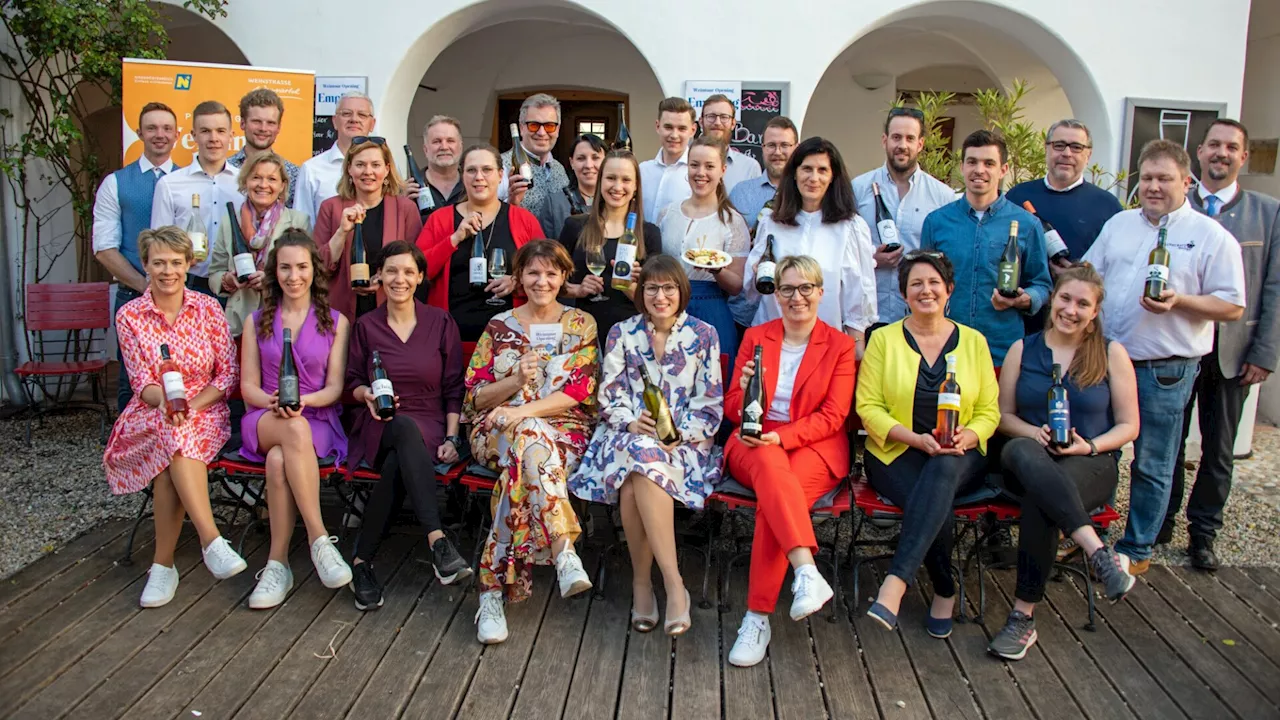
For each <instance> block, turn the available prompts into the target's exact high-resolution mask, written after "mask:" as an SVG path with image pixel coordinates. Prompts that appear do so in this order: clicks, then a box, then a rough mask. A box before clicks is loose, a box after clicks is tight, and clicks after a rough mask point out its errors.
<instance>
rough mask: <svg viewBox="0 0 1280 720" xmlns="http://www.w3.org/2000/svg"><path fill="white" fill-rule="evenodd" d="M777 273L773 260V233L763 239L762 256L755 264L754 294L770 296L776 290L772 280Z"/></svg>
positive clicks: (776, 266)
mask: <svg viewBox="0 0 1280 720" xmlns="http://www.w3.org/2000/svg"><path fill="white" fill-rule="evenodd" d="M777 272H778V265H777V263H776V262H774V258H773V233H769V234H768V235H767V236H766V237H765V239H764V255H761V256H760V262H759V263H757V264H756V292H758V293H760V294H761V295H772V294H773V292H774V290H777V289H778V288H777V284H776V283H775V282H774V278H773V276H774V275H775V274H777Z"/></svg>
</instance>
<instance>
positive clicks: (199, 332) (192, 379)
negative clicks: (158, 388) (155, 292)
mask: <svg viewBox="0 0 1280 720" xmlns="http://www.w3.org/2000/svg"><path fill="white" fill-rule="evenodd" d="M116 335H117V338H118V342H119V343H120V352H121V354H122V355H123V356H124V365H125V368H126V369H127V370H128V371H129V384H130V385H132V386H133V391H134V395H133V399H132V400H130V401H129V404H128V405H126V406H125V408H124V412H122V413H120V417H118V418H116V423H115V426H113V427H112V428H111V438H110V439H108V440H107V451H106V452H105V453H104V454H103V456H102V466H103V467H104V468H105V469H106V472H107V484H108V485H110V486H111V492H112V493H114V494H116V495H125V494H127V493H133V492H137V491H139V490H141V489H143V488H144V487H146V486H147V485H148V484H150V483H151V481H152V480H153V479H154V478H155V477H156V476H157V475H159V474H160V473H161V472H162V471H164V469H165V468H167V467H169V462H170V459H171V458H172V457H173V456H174V455H181V456H182V457H186V458H191V459H192V460H199V461H200V462H202V463H205V464H206V465H207V464H209V463H210V462H212V461H213V459H214V458H216V457H217V456H218V453H219V451H221V450H222V446H223V445H224V444H226V442H227V439H228V438H229V437H231V414H230V412H229V411H228V409H227V402H226V400H225V399H222V400H219V401H218V402H216V403H214V404H212V405H210V406H209V407H207V408H205V409H203V410H200V411H198V412H194V413H190V414H188V416H187V420H186V422H184V423H183V424H182V425H180V426H179V427H173V426H172V425H170V424H169V423H168V422H166V421H165V417H164V410H163V408H153V407H151V406H150V405H147V404H146V403H145V402H143V401H142V389H143V388H145V387H146V386H148V385H160V384H161V383H160V373H159V369H160V345H161V344H162V343H163V344H167V345H168V346H169V354H170V356H171V357H172V358H173V361H174V362H175V363H177V364H178V368H179V369H180V370H181V372H182V382H183V384H184V385H185V386H186V389H187V398H188V399H190V398H194V397H195V396H196V395H199V394H200V391H202V390H204V388H205V387H206V386H208V385H213V386H214V387H217V388H218V389H219V390H221V391H222V393H223V396H224V398H225V396H226V393H227V392H228V391H229V390H230V389H231V388H232V387H234V386H236V384H237V383H239V382H240V367H239V365H238V364H237V363H236V346H235V343H234V342H233V341H232V340H231V330H230V328H228V326H227V318H226V315H225V314H224V313H223V311H222V306H221V305H219V304H218V301H217V300H215V299H213V298H211V297H209V296H208V295H203V294H201V293H198V292H193V291H191V290H185V291H183V294H182V307H181V308H180V309H179V310H178V317H177V318H176V319H175V321H174V323H173V324H172V325H170V324H169V322H168V320H167V319H166V318H165V316H164V313H163V312H162V311H161V310H160V308H158V307H156V304H155V303H154V302H153V301H152V300H151V289H150V288H148V289H147V291H146V293H144V294H143V295H142V297H140V298H137V299H135V300H131V301H129V302H127V303H125V305H124V307H122V308H120V310H119V311H117V312H116Z"/></svg>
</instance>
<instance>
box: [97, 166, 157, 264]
mask: <svg viewBox="0 0 1280 720" xmlns="http://www.w3.org/2000/svg"><path fill="white" fill-rule="evenodd" d="M138 167H139V169H141V170H142V172H144V173H145V172H159V173H161V176H163V175H168V174H169V173H171V172H173V158H167V159H166V160H165V161H164V162H163V163H161V164H160V165H158V166H157V165H152V164H151V161H150V160H148V159H147V156H146V155H143V156H142V157H140V158H138ZM122 232H123V231H122V230H121V229H120V184H119V182H117V181H116V174H115V173H110V174H109V175H107V176H106V177H104V178H102V184H101V185H99V186H98V195H97V198H96V199H95V200H94V202H93V251H94V252H95V253H98V252H102V251H103V250H116V249H118V248H119V247H120V241H121V240H122V238H121V234H122Z"/></svg>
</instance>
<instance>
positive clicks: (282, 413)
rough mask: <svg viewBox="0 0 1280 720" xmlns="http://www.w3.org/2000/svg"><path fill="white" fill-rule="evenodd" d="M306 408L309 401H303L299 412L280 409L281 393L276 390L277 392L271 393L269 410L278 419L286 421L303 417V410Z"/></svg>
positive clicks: (285, 408) (284, 408)
mask: <svg viewBox="0 0 1280 720" xmlns="http://www.w3.org/2000/svg"><path fill="white" fill-rule="evenodd" d="M306 406H307V401H306V400H305V399H303V400H302V402H301V404H300V405H299V407H298V409H297V410H290V409H289V408H287V407H280V391H279V390H276V391H275V392H273V393H271V402H270V403H269V404H268V405H267V409H268V410H270V411H271V412H272V414H274V415H275V416H276V417H279V418H284V419H285V420H288V419H290V418H296V417H299V416H301V415H302V410H303V408H305V407H306Z"/></svg>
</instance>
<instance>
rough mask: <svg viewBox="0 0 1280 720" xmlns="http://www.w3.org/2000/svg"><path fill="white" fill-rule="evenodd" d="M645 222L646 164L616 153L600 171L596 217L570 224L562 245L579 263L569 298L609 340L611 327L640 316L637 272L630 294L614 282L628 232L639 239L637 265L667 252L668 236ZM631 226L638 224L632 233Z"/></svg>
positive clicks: (594, 206)
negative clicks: (664, 247) (636, 296)
mask: <svg viewBox="0 0 1280 720" xmlns="http://www.w3.org/2000/svg"><path fill="white" fill-rule="evenodd" d="M643 217H644V199H643V194H642V193H641V188H640V164H639V163H638V162H636V157H635V155H632V154H631V153H630V152H629V151H627V150H610V151H609V153H608V154H607V155H605V157H604V164H603V165H601V166H600V185H599V190H598V191H597V192H596V197H595V201H594V202H593V203H591V212H590V213H589V214H587V215H585V216H583V215H577V216H574V217H571V218H569V219H568V220H566V221H565V223H564V230H563V231H562V232H561V233H560V244H561V245H564V247H565V249H566V250H568V251H569V256H570V257H572V258H573V272H572V273H571V274H570V276H569V278H568V283H567V284H566V285H565V296H566V297H569V298H574V299H575V300H577V305H578V307H580V308H581V309H583V310H586V311H587V312H589V313H591V316H592V317H594V318H595V321H596V328H597V330H598V331H599V332H600V334H601V335H602V336H603V337H606V338H607V337H608V336H609V330H610V328H612V327H613V326H614V325H616V324H617V323H620V322H622V321H623V320H626V319H627V318H629V317H631V316H632V315H634V314H635V309H636V306H635V303H634V302H633V300H632V298H633V296H634V288H635V277H636V275H637V273H636V272H634V271H633V272H632V275H631V282H628V283H626V289H625V290H623V289H619V288H616V287H614V283H613V270H614V266H615V263H616V260H617V257H618V243H619V240H620V239H621V238H622V237H623V236H624V235H628V233H629V235H628V236H629V237H634V239H635V245H634V247H635V263H634V264H635V265H642V264H643V262H644V259H645V258H646V257H648V256H650V255H657V254H659V253H661V252H662V232H661V231H660V230H659V229H658V226H657V225H654V224H653V223H647V222H646V223H641V222H638V221H637V219H638V218H643ZM629 218H630V220H629ZM628 222H632V223H633V225H632V227H631V228H630V230H629V231H628V227H627V226H628ZM621 282H622V281H621V279H620V283H621Z"/></svg>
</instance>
